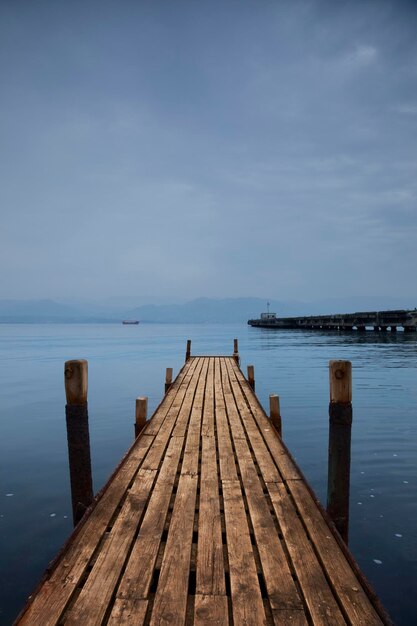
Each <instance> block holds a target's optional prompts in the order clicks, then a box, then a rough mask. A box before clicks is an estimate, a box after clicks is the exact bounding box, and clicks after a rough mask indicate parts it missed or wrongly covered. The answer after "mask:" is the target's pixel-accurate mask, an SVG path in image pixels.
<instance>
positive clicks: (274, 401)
mask: <svg viewBox="0 0 417 626" xmlns="http://www.w3.org/2000/svg"><path fill="white" fill-rule="evenodd" d="M269 417H270V419H271V422H272V424H273V426H274V427H275V429H276V430H277V432H278V434H279V436H280V437H281V436H282V419H281V411H280V407H279V396H277V395H276V394H271V395H270V396H269Z"/></svg>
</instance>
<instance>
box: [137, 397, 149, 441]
mask: <svg viewBox="0 0 417 626" xmlns="http://www.w3.org/2000/svg"><path fill="white" fill-rule="evenodd" d="M147 417H148V398H147V396H142V397H140V398H136V415H135V439H136V437H137V436H138V435H139V434H140V432H141V430H142V428H143V427H144V426H145V424H146V419H147Z"/></svg>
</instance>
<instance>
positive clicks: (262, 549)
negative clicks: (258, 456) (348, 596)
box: [222, 361, 307, 624]
mask: <svg viewBox="0 0 417 626" xmlns="http://www.w3.org/2000/svg"><path fill="white" fill-rule="evenodd" d="M222 382H223V390H224V394H225V398H226V403H227V410H228V417H229V423H230V427H231V432H232V438H233V441H234V445H235V450H236V457H237V460H238V464H239V468H240V473H241V476H242V483H243V488H244V492H245V496H246V500H247V503H248V508H249V515H250V518H251V521H252V527H253V532H254V536H255V541H256V545H257V548H258V552H259V556H260V561H261V567H262V572H263V576H264V580H265V584H266V588H267V591H268V599H269V602H270V605H271V608H272V609H273V610H275V611H276V613H275V614H274V617H275V619H277V620H279V621H277V622H276V623H281V624H282V623H283V622H282V620H285V622H286V623H291V622H292V621H293V620H295V619H297V620H298V622H299V621H300V616H301V614H300V611H303V603H302V600H301V598H300V596H299V595H298V592H297V589H296V586H295V584H294V581H293V578H292V574H291V571H290V568H289V565H288V562H287V558H286V556H285V553H284V550H283V547H282V545H281V542H280V540H279V537H278V531H277V529H276V527H275V523H274V519H273V516H272V515H271V512H270V508H269V504H268V503H267V501H266V498H265V494H264V492H263V487H262V485H261V482H260V480H259V478H258V474H257V471H256V468H255V465H254V462H253V458H252V455H251V452H250V449H249V446H248V444H247V441H246V437H245V439H243V437H242V432H244V431H243V429H242V424H241V422H240V416H239V412H238V407H237V406H236V404H235V401H234V397H233V394H232V391H231V387H230V381H229V377H228V373H227V368H226V365H225V362H224V361H222ZM235 435H236V437H235ZM255 453H256V451H255ZM277 572H279V576H277ZM304 623H305V624H306V623H307V621H306V620H305V621H304Z"/></svg>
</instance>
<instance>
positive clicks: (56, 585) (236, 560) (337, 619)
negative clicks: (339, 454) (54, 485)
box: [17, 356, 389, 626]
mask: <svg viewBox="0 0 417 626" xmlns="http://www.w3.org/2000/svg"><path fill="white" fill-rule="evenodd" d="M381 614H382V612H381ZM229 623H233V624H235V625H237V624H238V625H239V626H240V625H247V626H249V625H251V626H252V625H256V626H258V625H259V624H260V625H266V624H268V625H272V624H282V625H287V624H293V625H295V626H302V625H303V626H304V625H305V624H314V625H326V626H338V625H340V624H350V625H352V626H359V625H361V626H368V624H369V625H371V626H376V625H377V624H381V623H389V621H388V618H387V619H386V620H385V621H383V620H381V618H380V617H379V615H378V613H377V612H376V609H375V608H374V606H373V604H372V602H371V600H370V598H369V597H368V595H367V591H366V588H365V587H364V586H362V585H361V583H360V581H359V579H358V575H357V574H356V573H355V571H354V569H353V567H352V566H351V564H350V562H349V560H348V559H347V558H346V554H345V553H344V551H343V549H342V548H341V547H340V545H339V543H338V541H337V540H336V538H335V535H334V534H333V532H332V530H331V529H330V527H329V526H328V523H327V521H326V519H325V518H324V517H323V515H322V513H321V510H320V508H319V507H318V506H317V503H316V501H315V500H314V498H313V497H312V495H311V492H310V490H309V488H308V487H307V485H306V484H305V482H304V480H303V478H302V477H301V474H300V472H299V471H298V469H297V467H296V466H295V464H294V463H293V461H292V459H291V458H290V456H289V455H288V452H287V450H286V448H285V446H284V445H283V444H282V441H281V438H280V437H279V436H278V434H277V433H276V431H275V430H274V429H273V427H272V426H271V423H270V421H269V419H268V418H267V416H266V414H265V412H264V410H263V409H262V407H261V406H260V404H259V401H258V399H257V398H256V396H255V395H254V393H253V390H252V389H251V387H250V385H249V383H248V382H247V381H246V380H245V378H244V376H243V374H242V372H241V371H240V369H239V367H238V365H237V363H236V361H235V360H234V359H233V357H217V356H216V357H190V358H189V359H188V360H187V363H186V364H185V365H184V367H183V368H182V370H181V371H180V373H179V374H178V376H177V378H176V379H175V380H174V381H173V382H172V384H171V385H170V388H169V390H168V392H167V393H166V395H165V397H164V399H163V401H162V402H161V404H160V405H159V407H158V409H157V410H156V412H155V414H154V415H153V417H152V418H151V420H150V421H149V422H147V423H146V425H145V427H144V429H143V430H142V432H141V434H140V435H139V437H138V439H137V440H136V442H135V443H134V445H133V446H132V448H131V449H130V451H129V453H128V454H127V456H126V458H125V460H124V462H123V463H122V464H121V465H120V467H119V468H118V470H117V472H116V473H115V474H114V476H113V477H112V479H111V481H110V482H109V484H108V485H107V486H106V488H105V490H104V491H103V493H102V494H101V496H100V498H99V499H98V501H97V502H96V504H95V506H94V508H93V510H92V511H91V513H90V515H89V516H88V517H87V518H86V519H85V521H83V522H82V523H81V524H80V526H79V528H77V530H76V532H75V533H74V534H73V536H72V538H71V539H70V541H69V542H68V544H67V546H66V547H65V550H64V552H63V554H62V556H61V557H60V558H59V559H58V560H57V561H56V563H55V564H54V566H53V567H52V568H51V571H50V572H49V573H48V575H47V577H46V578H45V580H44V582H43V584H42V585H41V586H40V588H39V590H38V591H37V592H36V594H35V595H34V598H33V601H32V602H31V603H30V604H28V606H27V608H26V610H25V612H24V613H23V614H22V616H21V617H20V618H19V620H18V622H17V624H28V625H31V626H32V625H35V626H53V625H54V626H58V624H59V625H60V626H61V624H68V625H69V624H73V625H75V624H77V625H78V624H83V625H84V624H86V626H91V625H92V624H97V625H98V624H100V625H101V624H110V625H111V626H116V625H122V626H127V625H129V626H130V625H133V624H135V625H141V624H147V625H148V624H151V625H152V626H156V625H157V624H158V625H162V624H167V625H168V624H169V625H172V624H176V625H178V626H179V625H184V626H185V625H187V626H191V624H195V625H197V626H206V625H207V626H211V625H213V626H220V625H221V626H223V625H225V626H228V624H229Z"/></svg>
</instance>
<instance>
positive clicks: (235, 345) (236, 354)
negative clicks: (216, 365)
mask: <svg viewBox="0 0 417 626" xmlns="http://www.w3.org/2000/svg"><path fill="white" fill-rule="evenodd" d="M233 358H234V360H235V361H236V363H237V364H238V365H239V363H240V358H239V347H238V341H237V339H233Z"/></svg>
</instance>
